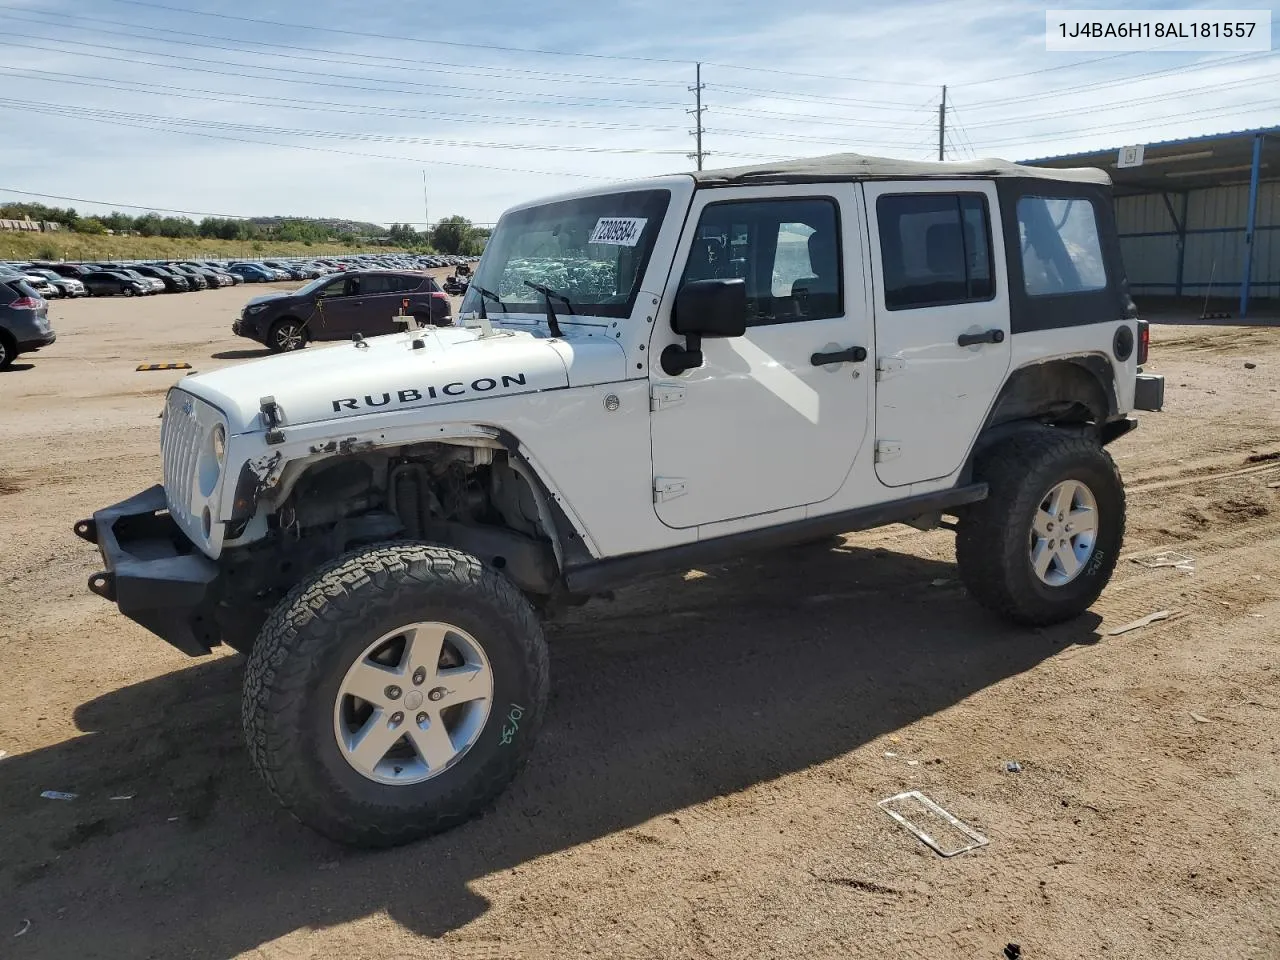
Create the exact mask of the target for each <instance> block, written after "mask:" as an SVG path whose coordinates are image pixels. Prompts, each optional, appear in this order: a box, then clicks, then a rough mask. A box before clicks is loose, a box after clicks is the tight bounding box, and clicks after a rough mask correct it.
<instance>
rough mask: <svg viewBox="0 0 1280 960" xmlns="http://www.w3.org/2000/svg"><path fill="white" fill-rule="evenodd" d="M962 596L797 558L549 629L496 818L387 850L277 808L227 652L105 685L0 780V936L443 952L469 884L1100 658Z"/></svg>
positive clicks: (26, 940)
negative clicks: (378, 918) (380, 938)
mask: <svg viewBox="0 0 1280 960" xmlns="http://www.w3.org/2000/svg"><path fill="white" fill-rule="evenodd" d="M954 578H955V569H954V567H953V565H951V564H950V563H943V562H940V561H936V560H929V559H922V558H918V557H913V556H905V555H898V554H893V553H889V552H887V551H884V550H876V549H869V548H862V547H856V546H854V547H849V546H845V545H843V544H841V545H840V546H838V547H836V548H834V549H833V548H831V547H830V546H829V545H811V546H808V547H801V548H794V549H790V550H785V551H779V552H777V553H774V554H770V555H767V556H763V557H758V558H756V557H753V558H749V559H745V560H742V561H739V562H737V563H734V564H732V565H728V566H718V567H708V568H706V569H705V570H704V571H702V572H700V573H699V574H686V575H683V576H663V577H659V578H654V579H652V580H649V581H647V582H645V583H638V584H636V585H635V586H632V587H629V588H627V589H625V590H623V591H620V593H619V595H618V598H617V599H616V600H615V601H613V602H611V603H605V602H599V603H593V604H590V605H589V606H587V607H585V608H582V609H580V610H576V611H574V612H573V613H572V615H570V616H568V617H566V618H565V619H564V620H562V621H558V622H554V623H552V624H549V625H548V630H547V633H548V639H549V641H550V643H551V654H552V677H553V695H552V701H551V704H550V709H549V713H548V717H547V721H546V725H545V726H544V728H543V732H542V736H541V739H540V741H539V743H538V746H537V748H536V750H535V751H534V755H533V759H532V761H531V763H530V765H529V767H528V768H527V769H526V771H525V772H524V774H523V775H522V776H521V777H520V779H518V780H517V782H516V783H515V784H514V785H513V786H512V787H511V788H510V789H509V790H508V791H507V792H506V794H505V795H504V796H502V797H501V798H500V799H499V801H498V802H497V804H496V805H495V806H494V808H493V809H492V810H490V811H489V812H488V813H487V814H486V815H485V816H484V817H482V818H480V819H477V820H475V821H472V822H470V823H468V824H465V825H463V826H462V827H459V828H457V829H455V830H453V831H451V832H449V833H446V834H444V835H441V836H439V837H435V838H432V839H429V840H426V841H423V842H421V843H417V844H414V845H411V846H408V847H404V848H400V849H396V850H390V851H383V852H366V851H355V850H348V849H345V848H342V847H339V846H337V845H335V844H332V843H330V842H328V841H326V840H324V839H323V838H320V837H318V836H316V835H315V834H313V833H311V832H310V831H309V830H307V829H306V828H304V827H302V826H300V825H299V824H297V823H296V822H294V821H293V820H292V819H291V818H290V817H289V816H288V815H287V814H285V813H284V812H283V811H282V810H281V809H279V808H278V807H277V806H276V804H275V802H274V801H273V800H272V799H271V798H270V796H269V795H268V794H267V791H266V789H265V788H264V787H263V786H262V784H261V783H260V782H259V780H258V779H257V777H256V775H255V774H254V773H253V772H252V771H251V769H250V767H249V763H248V759H247V756H246V753H245V751H244V749H243V745H242V743H241V741H240V731H239V710H238V705H239V685H240V675H241V671H242V661H241V660H240V659H239V658H234V657H218V658H213V659H210V660H206V661H201V662H198V663H196V664H195V665H193V666H191V667H189V668H187V669H183V670H179V671H176V672H174V673H171V674H168V675H166V676H162V677H158V678H156V679H154V680H149V681H146V682H144V683H139V684H136V685H134V686H131V687H126V688H123V689H120V690H117V691H114V692H112V693H110V694H108V695H106V696H103V697H101V698H99V699H97V700H94V701H91V702H88V703H86V704H84V705H83V706H81V707H80V708H79V709H78V710H77V711H76V714H75V719H76V722H77V724H78V726H79V727H80V729H81V730H83V731H85V734H86V735H85V736H82V737H80V738H78V739H75V740H71V741H68V742H64V743H60V744H57V745H55V746H52V747H49V748H47V749H44V750H38V751H34V752H32V753H29V754H24V755H21V756H17V757H10V758H8V759H6V760H4V761H3V765H2V766H0V817H2V818H3V819H2V820H0V822H3V823H4V824H5V827H6V829H5V831H4V832H5V835H6V839H5V841H4V844H3V846H2V847H0V889H6V890H9V891H11V893H10V894H9V895H7V896H6V897H4V898H3V903H2V904H0V937H6V938H7V937H9V936H11V933H10V932H9V930H16V929H18V928H19V927H20V925H21V923H22V921H23V920H24V919H29V920H31V922H32V928H31V930H30V932H29V934H28V935H27V936H24V937H23V938H22V939H21V940H9V941H8V942H9V944H10V946H11V948H12V953H11V954H10V955H12V956H14V957H20V956H49V957H66V956H77V957H96V956H151V955H165V956H184V957H226V956H231V955H234V954H237V953H240V952H242V951H246V950H252V949H254V948H255V947H258V946H260V945H262V944H264V943H267V942H269V941H272V940H275V939H277V938H279V937H282V936H285V935H286V934H291V933H293V932H295V931H313V930H322V929H324V928H327V927H329V926H332V925H334V924H337V923H341V922H344V921H348V920H353V919H358V918H361V917H365V916H368V915H370V914H376V913H379V912H382V911H385V912H386V913H387V914H388V915H389V916H390V917H391V918H392V919H393V920H395V921H396V922H398V923H400V924H402V925H403V926H404V927H406V928H407V929H409V930H412V931H414V932H416V933H418V934H420V935H426V936H431V937H439V936H442V935H444V934H445V933H448V932H449V931H452V930H456V929H458V928H459V927H461V926H463V925H464V924H466V923H468V922H469V921H471V920H473V919H475V918H476V917H478V916H480V915H482V914H483V913H484V912H485V911H486V910H487V909H488V906H489V904H488V902H487V901H485V900H484V899H482V898H481V897H479V896H478V895H476V894H474V893H473V892H472V891H471V890H470V884H471V883H472V882H473V881H475V880H477V879H479V878H483V877H485V876H487V875H490V874H493V873H495V872H498V871H504V870H511V869H513V868H516V867H518V866H520V865H521V864H525V863H527V862H529V861H531V860H534V859H535V858H538V857H542V856H545V855H547V854H551V853H555V852H557V851H561V850H565V849H568V848H570V847H573V846H575V845H578V844H582V843H586V842H590V841H592V840H595V839H597V838H600V837H603V836H606V835H609V834H613V833H616V832H618V831H621V830H625V829H628V828H630V827H634V826H636V825H638V824H641V823H644V822H645V821H648V820H650V819H652V818H654V817H657V816H661V815H664V814H669V813H675V812H677V811H679V810H681V809H682V808H684V807H687V806H689V805H692V804H698V803H701V802H703V801H706V800H708V799H710V798H714V797H717V796H721V795H724V794H729V793H732V792H735V791H740V790H743V789H745V788H747V787H750V786H751V785H753V784H757V783H760V782H763V781H768V780H772V779H775V778H777V777H780V776H783V775H786V774H788V773H791V772H794V771H798V770H802V769H804V768H806V767H809V766H811V765H813V764H818V763H822V762H825V761H828V760H831V759H832V758H835V757H839V756H841V755H843V754H845V753H847V752H849V751H851V750H854V749H855V748H858V747H860V746H862V745H864V744H867V743H868V742H870V741H872V740H874V739H875V738H877V737H879V736H881V735H883V734H885V733H888V732H892V731H894V730H897V729H899V728H901V727H903V726H906V725H908V724H911V723H913V722H914V721H916V720H919V719H921V718H923V717H926V716H929V715H931V714H934V713H937V712H938V711H941V710H944V709H946V708H947V707H950V706H952V705H953V704H955V703H957V702H959V701H961V700H963V699H965V698H966V697H969V696H970V695H972V694H973V693H974V692H976V691H979V690H981V689H983V688H985V687H988V686H990V685H991V684H994V683H997V682H999V681H1001V680H1004V679H1006V678H1008V677H1011V676H1014V675H1017V674H1019V673H1022V672H1024V671H1027V670H1030V669H1032V668H1033V667H1035V666H1036V665H1037V664H1039V663H1040V662H1042V661H1043V660H1045V659H1047V658H1050V657H1052V656H1054V655H1055V654H1057V653H1058V652H1060V651H1062V650H1063V649H1064V648H1065V647H1067V646H1068V645H1071V644H1086V643H1093V642H1096V641H1097V639H1098V635H1097V632H1096V628H1097V626H1098V623H1099V618H1098V617H1096V616H1093V615H1087V616H1085V617H1083V618H1081V619H1080V620H1078V621H1076V622H1074V623H1071V624H1066V625H1063V626H1061V627H1055V628H1052V629H1046V630H1036V631H1028V630H1018V629H1015V628H1012V627H1008V626H1005V625H1003V624H1002V623H1000V622H999V621H996V620H994V619H993V618H991V617H990V616H989V615H987V614H986V613H984V612H983V611H982V610H981V609H979V608H978V607H977V606H976V605H975V604H973V603H972V601H970V600H969V599H968V597H967V596H966V595H965V593H964V591H963V589H961V588H960V587H959V585H958V584H957V583H956V581H955V579H954ZM48 789H53V790H63V791H69V792H75V793H78V794H79V796H78V797H77V799H76V800H74V801H71V802H58V801H53V800H44V799H41V798H40V796H39V795H40V792H41V791H42V790H48ZM121 796H125V797H128V796H131V797H132V799H123V800H119V799H111V798H112V797H121ZM413 877H418V878H420V880H421V882H411V881H410V879H409V878H413ZM3 924H11V926H10V927H9V928H8V930H6V928H5V926H3ZM320 952H321V953H322V954H323V953H325V952H326V951H325V950H321V951H320Z"/></svg>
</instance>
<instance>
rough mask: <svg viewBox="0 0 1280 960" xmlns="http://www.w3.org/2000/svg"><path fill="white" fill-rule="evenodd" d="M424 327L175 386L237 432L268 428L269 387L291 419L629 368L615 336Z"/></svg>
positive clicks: (536, 386) (578, 379)
mask: <svg viewBox="0 0 1280 960" xmlns="http://www.w3.org/2000/svg"><path fill="white" fill-rule="evenodd" d="M419 337H420V339H421V341H422V343H423V346H422V347H421V348H419V349H414V347H413V340H414V339H415V337H414V336H413V335H412V334H407V333H393V334H389V335H387V336H384V337H371V338H369V339H367V340H364V341H363V344H364V345H363V346H359V347H357V346H356V345H355V344H353V343H338V344H334V345H332V346H319V347H317V346H311V347H307V348H306V349H305V350H299V351H296V352H293V353H285V354H281V355H279V356H275V357H268V358H265V359H262V360H254V361H251V362H249V363H241V364H237V365H235V366H230V367H225V368H223V369H221V370H214V371H211V372H209V373H202V374H194V375H192V376H189V377H185V378H183V379H182V380H180V381H179V382H178V384H177V388H178V389H181V390H185V391H186V392H188V393H191V394H193V395H194V396H197V397H199V398H201V399H202V400H206V401H208V402H209V403H211V404H213V405H214V406H215V407H217V408H218V409H219V410H221V411H222V412H223V413H224V414H225V415H226V417H227V427H228V430H229V432H230V433H232V434H237V433H246V432H250V431H256V430H262V429H265V425H264V424H263V422H262V416H261V411H260V405H261V401H262V398H263V397H274V398H275V402H276V404H277V405H278V406H279V408H280V411H281V413H282V414H283V422H282V425H283V426H284V427H286V428H287V427H289V426H298V425H300V424H305V423H320V422H323V421H326V420H333V421H340V420H345V419H350V418H353V417H361V416H368V415H369V414H376V413H387V412H392V411H396V410H405V409H412V408H419V407H434V406H441V405H444V404H458V403H469V402H477V401H483V400H484V399H485V398H487V397H496V396H509V395H511V394H518V393H534V392H538V391H542V390H559V389H563V388H565V387H570V386H579V385H583V384H588V383H602V382H609V381H616V380H621V379H623V376H624V373H625V369H626V363H625V360H626V358H625V356H624V354H623V350H622V347H621V346H620V345H619V344H618V343H617V342H616V341H615V340H614V339H613V338H605V337H600V336H589V335H574V334H571V333H568V332H566V336H565V337H563V338H558V339H548V338H546V337H545V336H542V335H539V334H537V333H530V332H528V331H507V330H502V331H495V332H494V333H493V334H492V335H490V336H481V335H480V331H479V330H476V329H469V328H459V327H444V328H427V329H425V330H422V331H420V334H419Z"/></svg>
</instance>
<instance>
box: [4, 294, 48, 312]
mask: <svg viewBox="0 0 1280 960" xmlns="http://www.w3.org/2000/svg"><path fill="white" fill-rule="evenodd" d="M43 305H44V301H43V300H37V299H36V298H35V297H19V298H18V299H17V300H15V301H13V303H11V304H9V306H11V307H13V309H15V310H39V309H40V307H41V306H43Z"/></svg>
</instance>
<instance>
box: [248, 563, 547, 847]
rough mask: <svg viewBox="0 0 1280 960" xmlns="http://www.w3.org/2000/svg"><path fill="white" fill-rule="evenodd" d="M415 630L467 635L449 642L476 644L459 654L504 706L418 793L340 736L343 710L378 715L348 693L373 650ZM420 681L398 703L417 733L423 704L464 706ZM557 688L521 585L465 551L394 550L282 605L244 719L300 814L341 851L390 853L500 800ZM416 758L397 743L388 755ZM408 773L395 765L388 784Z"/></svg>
mask: <svg viewBox="0 0 1280 960" xmlns="http://www.w3.org/2000/svg"><path fill="white" fill-rule="evenodd" d="M407 624H414V625H419V626H429V627H435V626H437V625H439V624H448V625H450V626H451V627H452V628H453V629H454V630H455V631H456V632H455V633H454V634H449V636H457V637H459V638H461V637H466V640H461V639H459V641H458V645H459V648H464V647H466V646H467V645H468V644H470V645H471V649H472V654H473V659H476V660H477V662H479V661H483V663H484V666H485V668H486V669H487V670H488V671H489V675H490V677H491V682H492V696H491V698H490V700H489V709H488V713H487V717H485V718H483V720H482V721H481V720H476V722H475V723H473V724H472V727H473V732H472V733H470V734H469V736H470V737H472V739H470V740H469V743H470V746H469V747H467V748H464V750H465V752H462V753H461V754H460V755H459V756H457V757H456V758H455V759H454V760H453V761H451V762H450V763H449V764H448V765H442V766H441V767H440V772H438V773H431V774H424V775H425V776H427V779H423V780H421V781H420V782H409V783H404V782H395V783H389V782H379V781H378V779H377V778H376V777H371V776H370V775H368V774H367V773H362V772H360V771H359V770H358V769H357V768H356V766H355V765H354V762H353V761H352V760H351V759H349V756H350V755H351V751H350V750H349V748H344V747H342V746H340V745H339V739H338V736H337V735H336V734H335V726H336V724H337V723H338V718H340V717H342V716H345V715H344V714H342V713H339V714H337V715H335V707H337V706H338V705H340V704H347V705H348V706H349V707H350V705H352V704H354V705H356V706H357V707H360V706H361V705H363V706H365V707H367V706H368V705H367V704H364V702H363V701H362V700H360V699H359V698H354V699H353V698H352V697H351V695H350V694H349V693H348V692H346V691H347V690H348V684H349V683H350V678H351V676H353V675H354V673H353V672H354V671H355V670H357V668H360V669H363V668H364V666H365V665H367V664H368V663H369V660H368V659H367V658H368V657H369V656H371V654H370V653H369V650H370V645H371V644H374V643H376V642H378V641H379V638H382V637H385V636H387V635H389V634H394V633H395V632H396V631H398V630H401V629H402V628H404V627H405V626H406V625H407ZM393 642H394V641H393ZM451 643H452V641H446V649H452V646H451V645H450V644H451ZM476 648H481V649H480V652H479V653H476V652H475V651H476ZM405 651H406V652H405V661H404V662H405V663H408V659H409V658H408V652H407V651H408V648H407V647H406V648H405ZM440 656H441V658H442V659H441V661H440V662H441V663H443V662H444V659H443V657H444V655H443V654H442V655H440ZM445 673H446V671H445V670H444V668H443V667H442V668H441V673H440V676H442V677H443V676H445ZM417 677H418V673H415V674H413V676H411V677H409V678H408V679H407V681H395V682H396V683H398V684H399V686H397V687H396V688H395V690H392V691H390V693H388V696H390V695H391V693H395V694H397V696H399V698H400V700H399V702H400V703H403V704H408V705H409V708H410V709H409V710H408V711H406V713H405V722H406V723H408V722H412V721H413V720H414V717H415V713H414V711H415V710H417V709H428V708H429V706H430V705H428V707H419V704H420V703H421V702H422V701H421V697H422V695H423V693H426V695H427V696H432V695H433V694H434V695H435V696H436V697H438V698H440V699H442V700H446V699H447V697H449V696H453V695H454V694H453V693H452V692H450V693H448V694H446V693H445V692H443V691H444V686H439V687H436V688H433V689H431V690H430V691H428V688H429V687H430V686H431V681H430V679H428V680H427V681H426V684H425V685H424V686H421V687H413V684H414V683H416V682H420V681H418V679H417ZM380 679H381V678H380V677H379V678H378V680H379V682H378V683H375V685H374V687H373V688H372V689H375V690H377V689H380ZM446 685H447V686H463V684H462V683H450V684H446ZM401 687H403V692H401ZM411 691H412V692H413V694H414V696H415V700H413V701H411V700H410V692H411ZM547 691H548V656H547V648H546V643H545V641H544V639H543V636H542V630H541V627H540V626H539V623H538V620H537V618H536V617H535V616H534V613H533V610H532V608H531V607H530V605H529V603H528V601H526V600H525V598H524V596H523V595H522V594H521V593H520V592H519V591H518V590H517V589H516V588H515V586H514V585H512V584H511V583H510V582H509V581H508V580H506V579H505V578H504V577H502V576H501V575H500V574H498V573H497V572H495V571H493V570H491V569H488V568H486V567H485V566H484V565H483V564H481V562H480V561H479V560H477V559H476V558H475V557H472V556H470V555H469V554H465V553H462V552H460V551H458V550H453V549H449V548H446V547H439V546H431V545H427V544H422V543H396V544H384V545H380V546H376V547H368V548H364V549H361V550H357V551H354V552H352V553H348V554H346V555H345V556H343V557H340V558H339V559H337V560H335V561H333V562H332V563H330V564H328V565H326V566H325V567H322V568H321V569H320V570H319V571H317V572H316V573H315V574H314V575H313V576H312V577H311V578H310V579H309V580H307V581H305V582H303V583H301V584H299V585H298V586H297V587H295V588H294V589H293V590H292V591H291V592H290V593H289V595H288V596H287V597H285V599H284V600H283V601H281V603H280V604H279V605H278V606H277V607H276V608H275V610H274V611H273V612H272V614H271V615H270V616H269V617H268V619H267V622H266V623H265V624H264V626H263V628H262V632H261V633H260V634H259V636H258V641H257V643H256V644H255V645H254V648H253V651H252V652H251V654H250V655H249V659H248V664H247V666H246V672H245V681H244V700H243V703H242V713H241V716H242V722H243V725H244V731H245V737H246V739H247V741H248V745H249V750H250V754H251V755H252V758H253V762H254V765H255V766H256V767H257V769H258V771H259V773H261V775H262V776H263V778H264V779H265V780H266V783H267V786H268V787H269V788H270V789H271V792H272V793H273V794H275V796H276V798H277V799H278V800H279V801H280V802H281V803H282V804H283V805H284V806H285V807H286V808H287V809H288V810H289V811H290V812H291V813H292V814H293V815H294V816H295V817H297V818H298V819H299V820H300V821H302V822H303V823H305V824H306V825H307V826H309V827H311V828H313V829H315V830H317V831H318V832H320V833H322V834H324V835H325V836H328V837H330V838H332V839H334V840H337V841H339V842H341V843H348V844H354V845H359V846H370V847H385V846H394V845H396V844H401V843H406V842H408V841H411V840H415V839H417V838H419V837H423V836H426V835H428V834H432V833H436V832H439V831H442V830H445V829H448V828H449V827H452V826H455V825H457V824H459V823H462V822H463V821H464V820H467V819H468V818H470V817H472V816H474V815H475V814H477V813H478V812H480V811H481V810H482V809H483V808H485V807H486V806H487V805H488V804H489V803H491V802H492V801H493V800H494V799H495V798H496V797H497V796H498V794H499V793H501V792H502V790H503V789H504V788H505V787H506V786H507V784H508V783H510V782H511V780H512V779H513V778H514V777H515V776H516V774H517V772H518V771H519V769H520V767H521V766H522V765H523V763H524V761H525V760H526V758H527V757H528V755H529V752H530V750H531V749H532V747H533V743H534V740H535V737H536V735H537V732H538V728H539V727H540V725H541V722H542V717H543V713H544V711H545V707H546V701H547ZM374 695H376V694H374ZM462 699H465V697H462ZM389 709H394V708H389ZM446 709H448V708H447V707H446ZM467 709H471V707H470V706H468V707H467ZM392 716H393V715H392ZM418 716H422V715H418ZM468 716H471V715H468ZM476 716H478V715H476ZM433 717H434V715H433ZM357 722H359V721H357ZM481 723H482V725H481ZM427 726H428V727H430V726H432V724H431V723H428V724H427ZM475 731H478V732H475ZM344 749H346V752H344ZM412 749H415V748H414V747H413V744H411V743H410V741H409V740H408V739H406V740H404V741H399V742H398V745H397V746H396V747H395V748H393V750H392V754H390V755H389V756H396V757H399V756H402V755H403V752H404V751H405V750H412ZM396 751H399V753H397V752H396ZM425 756H426V754H425V753H423V754H422V757H423V758H424V759H423V767H422V769H424V770H425V769H426V766H425ZM384 762H385V763H390V764H393V765H394V764H399V763H401V761H400V760H399V759H393V760H390V761H385V760H384ZM401 769H402V768H401V767H400V766H393V767H386V768H385V772H386V774H387V777H386V778H384V779H390V778H391V775H392V773H394V774H400V773H401Z"/></svg>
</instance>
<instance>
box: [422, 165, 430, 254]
mask: <svg viewBox="0 0 1280 960" xmlns="http://www.w3.org/2000/svg"><path fill="white" fill-rule="evenodd" d="M422 219H424V223H422V232H424V233H426V236H428V242H430V237H431V211H430V207H429V206H428V204H426V168H425V166H424V168H422Z"/></svg>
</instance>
